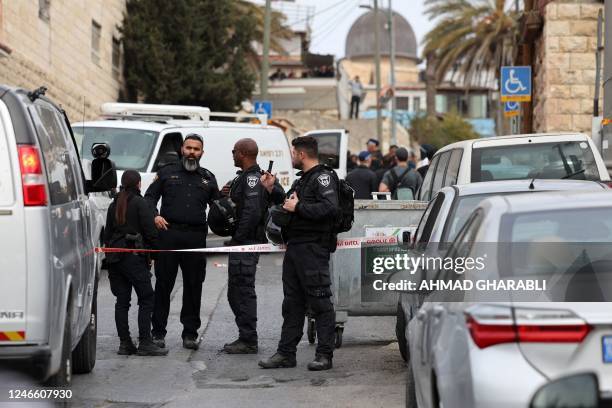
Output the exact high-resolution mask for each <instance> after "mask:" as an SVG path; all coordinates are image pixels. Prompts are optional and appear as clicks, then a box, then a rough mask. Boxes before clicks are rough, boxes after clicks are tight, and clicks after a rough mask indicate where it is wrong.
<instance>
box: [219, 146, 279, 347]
mask: <svg viewBox="0 0 612 408" xmlns="http://www.w3.org/2000/svg"><path fill="white" fill-rule="evenodd" d="M258 152H259V150H258V147H257V143H256V142H255V141H254V140H253V139H240V140H239V141H238V142H236V144H235V145H234V149H233V150H232V154H233V157H234V165H235V166H236V167H239V168H240V169H241V170H240V171H238V176H237V177H236V178H235V179H234V180H233V181H232V182H231V185H230V186H229V188H224V189H223V192H225V193H226V194H228V195H229V198H230V200H229V202H230V203H232V204H233V205H235V223H234V225H233V226H231V227H230V228H229V232H230V233H231V236H232V239H231V241H230V243H229V244H230V245H249V244H258V243H262V242H266V237H265V228H264V222H265V218H266V213H267V210H268V206H269V203H270V201H271V200H273V201H275V202H276V203H280V202H282V201H283V199H284V195H285V192H284V191H283V189H282V187H281V186H280V184H278V182H276V181H275V180H274V181H273V183H272V184H273V186H272V188H271V189H270V191H268V189H267V188H266V187H265V186H264V185H263V183H262V182H261V179H265V180H267V179H269V178H271V177H272V178H273V176H271V174H270V171H271V168H269V169H268V172H267V173H265V175H264V176H262V173H263V171H262V170H261V169H260V167H259V166H258V165H257V154H258ZM270 164H272V162H270ZM228 190H229V191H228ZM220 201H221V200H220ZM216 204H217V205H218V203H216ZM222 205H224V206H225V207H226V208H228V206H227V202H226V203H224V204H222ZM230 205H231V204H230ZM230 212H231V211H230ZM209 217H210V215H209ZM212 227H213V225H212V224H211V229H212ZM258 261H259V254H258V253H255V252H244V253H230V254H229V268H228V269H229V271H228V272H229V279H228V287H227V299H228V301H229V304H230V307H231V308H232V311H233V312H234V316H235V318H236V325H237V326H238V332H239V335H238V339H237V340H235V341H233V342H231V343H227V344H225V345H224V347H223V350H224V351H225V352H226V353H228V354H255V353H257V351H258V347H257V296H256V294H255V272H256V268H257V262H258Z"/></svg>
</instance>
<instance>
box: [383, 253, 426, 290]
mask: <svg viewBox="0 0 612 408" xmlns="http://www.w3.org/2000/svg"><path fill="white" fill-rule="evenodd" d="M406 251H407V254H408V256H409V257H415V258H419V257H421V255H422V253H421V252H419V251H416V250H414V249H411V248H407V249H406ZM425 275H426V273H425V270H423V269H422V268H420V267H419V268H417V269H416V270H414V271H413V270H410V269H402V270H399V271H395V272H393V273H391V274H389V276H387V280H386V282H387V283H392V284H395V288H393V289H391V290H394V291H396V292H403V293H422V291H420V290H419V287H420V286H421V282H422V281H423V279H425ZM408 285H410V287H409V286H408Z"/></svg>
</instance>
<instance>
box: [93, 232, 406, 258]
mask: <svg viewBox="0 0 612 408" xmlns="http://www.w3.org/2000/svg"><path fill="white" fill-rule="evenodd" d="M397 243H398V239H397V237H392V236H388V237H356V238H342V239H339V240H338V241H337V248H336V249H355V248H361V246H362V245H364V244H365V245H392V244H397ZM285 249H286V246H284V245H281V246H276V245H273V244H254V245H237V246H225V247H215V248H191V249H130V248H100V247H97V248H96V252H98V253H102V252H103V253H121V252H128V253H129V252H142V253H152V252H205V253H218V254H223V253H232V252H233V253H235V252H257V253H271V252H284V251H285Z"/></svg>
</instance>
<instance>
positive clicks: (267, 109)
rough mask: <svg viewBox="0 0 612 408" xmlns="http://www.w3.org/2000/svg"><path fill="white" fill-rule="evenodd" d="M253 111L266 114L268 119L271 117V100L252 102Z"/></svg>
mask: <svg viewBox="0 0 612 408" xmlns="http://www.w3.org/2000/svg"><path fill="white" fill-rule="evenodd" d="M253 113H255V114H258V115H260V114H262V113H265V114H267V115H268V119H270V118H271V117H272V102H270V101H254V102H253Z"/></svg>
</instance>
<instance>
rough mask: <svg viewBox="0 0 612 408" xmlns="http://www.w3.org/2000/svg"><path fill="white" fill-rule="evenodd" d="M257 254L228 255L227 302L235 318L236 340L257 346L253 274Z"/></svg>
mask: <svg viewBox="0 0 612 408" xmlns="http://www.w3.org/2000/svg"><path fill="white" fill-rule="evenodd" d="M258 260H259V254H257V253H249V252H245V253H231V254H229V268H228V269H229V271H228V272H229V278H228V283H227V300H228V301H229V305H230V307H231V308H232V312H234V316H235V317H236V325H237V326H238V338H239V339H240V340H242V341H244V342H245V343H247V344H257V295H256V294H255V272H256V270H257V261H258Z"/></svg>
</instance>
